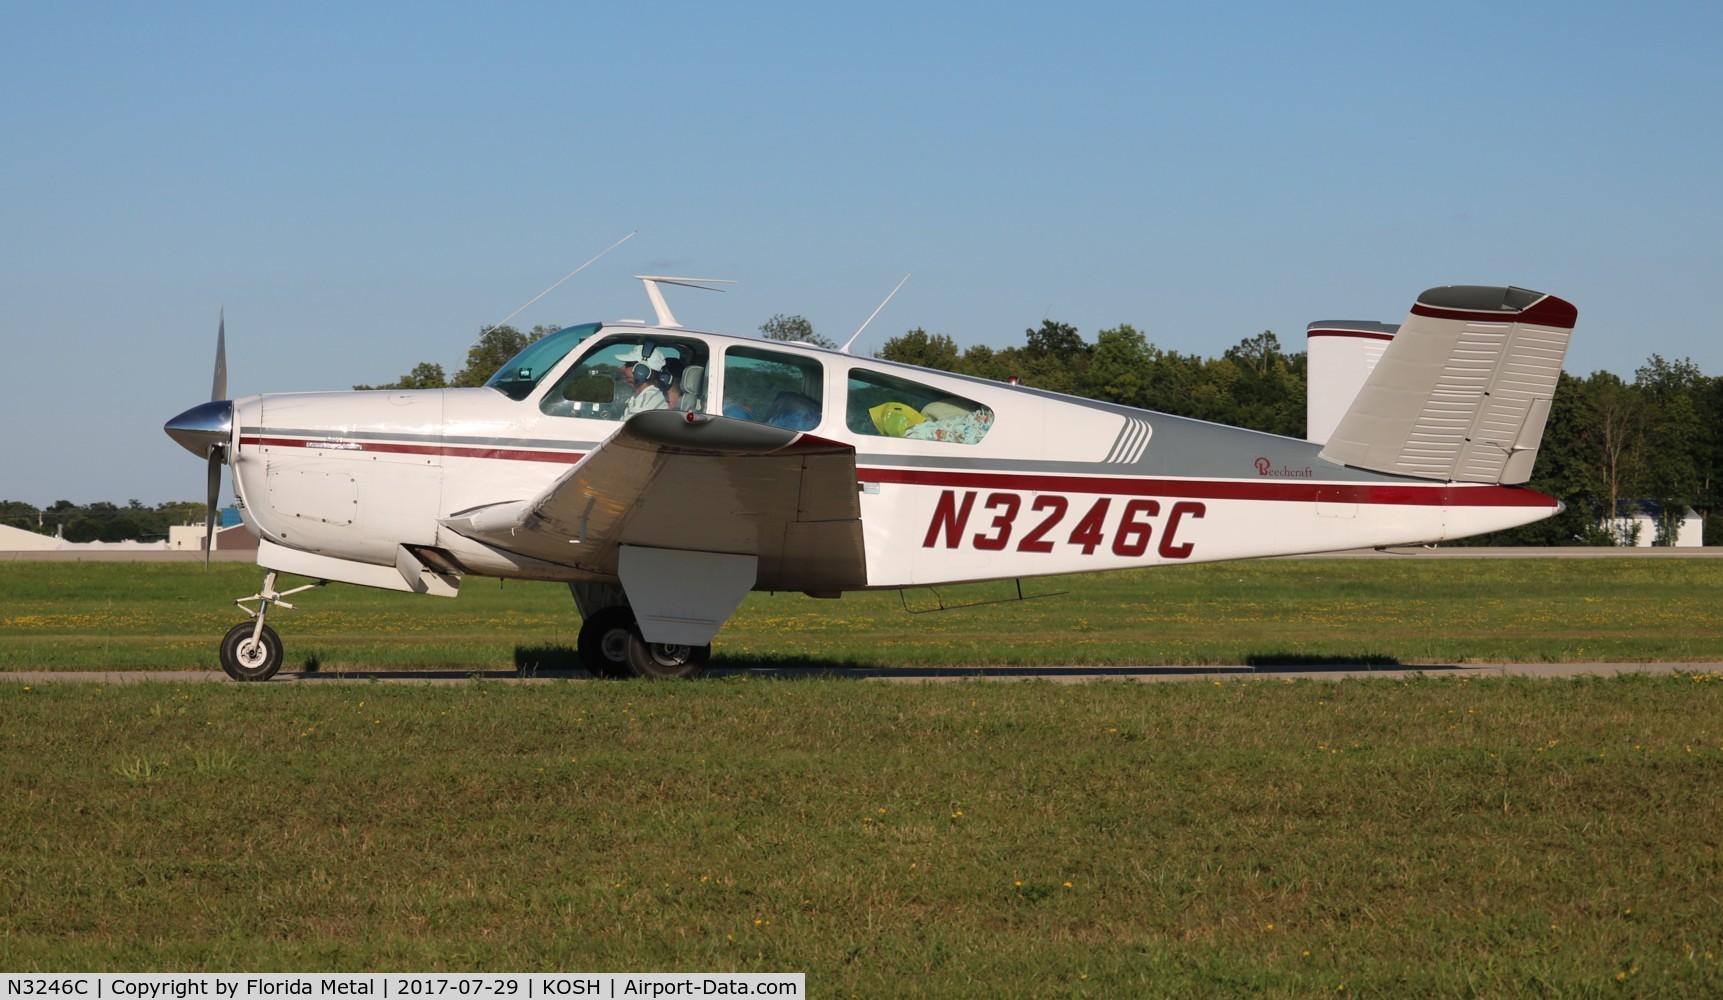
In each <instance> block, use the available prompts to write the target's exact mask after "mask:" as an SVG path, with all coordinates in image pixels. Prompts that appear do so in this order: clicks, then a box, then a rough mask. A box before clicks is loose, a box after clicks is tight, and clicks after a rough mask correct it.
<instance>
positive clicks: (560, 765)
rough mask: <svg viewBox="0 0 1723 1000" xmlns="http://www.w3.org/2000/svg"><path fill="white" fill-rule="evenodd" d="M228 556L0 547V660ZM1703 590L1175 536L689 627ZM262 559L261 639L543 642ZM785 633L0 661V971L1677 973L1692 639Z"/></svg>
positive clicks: (1701, 788)
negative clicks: (1107, 567)
mask: <svg viewBox="0 0 1723 1000" xmlns="http://www.w3.org/2000/svg"><path fill="white" fill-rule="evenodd" d="M257 577H258V572H257V570H256V569H255V568H254V567H249V566H233V565H225V566H224V565H218V566H216V567H214V568H212V569H211V570H209V571H208V572H205V571H204V570H203V569H202V568H193V567H183V566H173V565H161V564H130V565H128V564H85V565H78V566H66V565H54V564H31V563H19V564H4V565H0V668H3V669H6V670H18V669H39V668H48V669H98V668H101V669H133V668H155V669H161V668H200V669H212V668H213V665H214V654H213V647H214V639H215V637H216V636H219V635H220V633H221V632H222V631H224V630H225V629H226V628H227V627H229V626H230V625H231V624H232V623H233V622H234V621H236V620H238V619H239V615H238V613H237V612H236V611H234V610H233V609H232V608H231V606H230V605H229V604H228V603H227V602H228V601H229V599H231V598H232V597H233V596H235V595H237V594H242V593H248V592H250V591H251V590H252V589H254V588H255V586H256V583H257ZM1720 585H1723V563H1719V562H1718V561H1715V560H1673V561H1672V560H1656V561H1650V560H1587V561H1584V562H1562V561H1554V560H1548V561H1544V560H1524V561H1503V560H1489V561H1484V560H1478V561H1459V562H1452V561H1439V562H1438V561H1424V560H1411V559H1408V560H1328V561H1322V560H1307V561H1289V562H1273V563H1242V564H1228V565H1219V566H1192V567H1180V568H1177V569H1171V570H1158V571H1148V572H1143V573H1126V574H1117V575H1114V576H1107V577H1085V578H1076V579H1071V580H1054V581H1037V582H1031V583H1029V584H1026V586H1025V590H1026V592H1027V593H1030V594H1036V593H1047V592H1051V591H1059V590H1067V591H1069V593H1067V594H1065V595H1064V596H1059V597H1050V598H1047V599H1045V600H1034V601H1029V602H1026V603H1013V604H999V605H989V606H984V607H975V608H968V609H964V610H956V611H949V612H945V613H942V614H908V613H906V612H905V610H904V608H903V605H902V603H901V599H900V598H899V596H898V595H896V594H873V595H851V596H849V597H846V598H845V599H843V600H842V601H839V602H815V601H812V600H810V599H808V598H805V597H801V596H799V595H754V596H753V597H751V598H750V599H749V601H748V603H747V604H746V605H745V606H744V608H743V610H742V612H741V613H740V614H738V616H737V617H736V619H735V620H733V621H732V623H731V624H730V625H729V626H728V627H727V628H726V630H725V632H724V633H723V635H721V636H720V642H719V644H718V645H717V647H716V650H715V651H716V653H717V659H718V663H719V665H729V666H747V665H755V664H767V665H780V666H795V665H806V666H810V667H814V668H818V667H821V666H837V665H850V664H859V665H879V666H893V665H906V664H907V665H930V664H940V665H944V664H1067V663H1072V664H1162V663H1164V664H1179V663H1199V664H1200V663H1259V664H1260V663H1269V664H1272V663H1298V662H1381V663H1395V662H1399V663H1432V662H1434V663H1443V662H1453V663H1458V662H1467V661H1480V660H1550V661H1569V660H1582V661H1583V660H1625V661H1636V660H1638V661H1645V660H1668V659H1679V660H1691V661H1715V660H1723V627H1720V626H1723V621H1720V620H1719V618H1720V612H1719V611H1718V602H1717V600H1716V595H1717V594H1718V593H1719V590H1720ZM1010 593H1014V591H1012V590H1011V589H1010V588H1009V587H1007V586H998V585H996V586H993V587H976V588H961V589H956V590H951V591H945V592H943V593H942V594H941V595H940V597H941V598H943V599H944V600H945V601H947V602H962V601H970V600H981V599H987V598H989V597H998V596H1005V595H1006V594H1010ZM301 596H302V605H303V608H304V610H302V611H298V612H282V613H281V614H280V615H279V616H277V617H274V618H272V621H274V623H275V624H276V625H277V626H278V627H279V628H280V629H281V631H282V634H283V636H284V638H285V639H286V641H287V643H288V654H289V669H294V668H296V667H298V666H301V665H302V664H303V663H304V661H305V660H307V659H312V660H315V661H318V662H319V663H320V664H321V666H322V668H323V669H325V670H338V669H362V668H366V667H386V668H391V669H400V668H409V669H410V668H445V669H446V668H457V669H481V668H482V669H495V668H502V667H509V666H512V665H514V664H516V663H517V662H525V663H533V662H545V663H546V664H547V665H552V666H565V665H571V664H572V663H573V659H572V653H571V652H569V651H568V650H566V649H565V648H564V647H565V646H572V644H573V635H574V631H575V629H576V627H577V624H578V619H577V618H576V616H575V615H574V613H573V609H572V602H571V601H570V600H569V598H568V596H567V592H566V590H564V589H562V588H556V587H548V586H533V585H520V584H508V585H506V586H501V587H499V586H498V585H496V584H494V583H486V582H484V581H477V582H475V584H474V585H471V586H469V587H468V588H467V590H466V592H465V593H463V594H462V596H461V597H460V598H458V599H456V600H453V601H444V600H437V599H432V598H412V597H406V596H402V595H392V594H382V593H378V592H375V591H367V590H361V589H357V588H344V587H339V586H336V587H331V588H329V589H327V590H320V591H314V592H311V593H308V594H305V595H301ZM907 600H908V601H909V604H910V607H912V608H917V609H919V608H923V607H930V606H932V605H933V604H934V602H935V600H936V598H935V597H934V595H931V594H929V593H927V592H918V593H912V594H910V595H907ZM783 676H785V677H788V678H793V679H765V680H762V679H760V678H757V677H753V678H750V677H748V676H746V675H743V676H736V677H731V678H729V679H723V680H715V681H708V682H703V683H698V684H649V683H642V682H633V683H608V684H594V683H586V682H583V681H572V682H557V683H551V684H548V685H540V686H534V687H522V686H518V685H513V684H508V683H496V682H486V681H482V680H474V681H471V682H467V683H464V684H457V685H453V686H445V687H422V686H393V685H379V684H359V685H350V686H349V685H343V686H340V687H326V686H319V685H302V684H289V685H208V686H206V685H186V686H181V685H158V684H145V685H125V686H120V685H60V684H55V685H45V686H44V685H35V686H32V685H29V684H26V683H24V682H22V681H20V680H16V679H15V680H11V681H4V680H0V774H3V779H0V969H5V970H9V971H33V970H44V971H46V970H61V971H92V970H93V971H101V970H139V971H142V970H164V971H165V970H193V969H207V970H272V969H354V970H390V969H400V970H468V969H471V970H491V971H531V970H540V969H543V970H552V969H555V970H566V971H579V970H595V971H607V970H608V971H629V970H653V971H665V970H787V971H795V970H800V971H805V972H806V973H807V974H808V986H809V990H810V993H811V994H812V995H815V996H860V997H876V996H891V995H917V994H922V995H936V996H1024V997H1045V996H1128V997H1135V996H1236V995H1240V994H1256V995H1265V996H1314V995H1324V996H1394V997H1400V996H1551V997H1554V996H1562V997H1574V996H1579V997H1594V996H1595V997H1616V996H1636V997H1637V996H1668V997H1696V996H1719V995H1723V971H1719V968H1718V955H1719V953H1720V952H1723V795H1720V794H1719V787H1720V779H1723V722H1720V721H1719V720H1723V674H1720V673H1700V674H1682V675H1640V676H1622V677H1616V678H1607V679H1605V678H1592V679H1581V680H1577V681H1533V680H1524V679H1476V680H1468V679H1464V678H1452V679H1438V678H1426V677H1423V676H1417V675H1412V676H1404V675H1402V676H1398V677H1396V678H1393V679H1375V680H1347V681H1335V682H1313V681H1293V680H1286V679H1268V678H1258V679H1253V680H1249V681H1224V682H1209V681H1204V682H1193V683H1184V684H1171V685H1144V684H1131V683H1091V684H1083V685H1076V686H1061V685H1053V684H1049V683H1045V682H1025V683H978V682H970V683H958V684H950V685H909V686H903V685H876V684H871V683H865V682H860V681H854V680H845V679H834V678H831V677H822V676H820V675H819V673H818V671H817V669H816V670H813V671H810V672H809V673H808V674H806V675H805V676H802V677H797V676H796V675H795V674H793V673H792V674H787V675H783Z"/></svg>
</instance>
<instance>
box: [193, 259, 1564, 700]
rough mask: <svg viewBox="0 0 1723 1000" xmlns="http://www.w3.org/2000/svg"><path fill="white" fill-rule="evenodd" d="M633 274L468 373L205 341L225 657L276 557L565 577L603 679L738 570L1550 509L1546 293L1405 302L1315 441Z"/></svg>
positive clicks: (1066, 567)
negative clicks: (1397, 321) (233, 501)
mask: <svg viewBox="0 0 1723 1000" xmlns="http://www.w3.org/2000/svg"><path fill="white" fill-rule="evenodd" d="M641 280H642V281H644V282H645V284H646V289H647V291H648V293H649V295H650V298H651V300H652V302H653V305H654V309H655V311H656V313H657V321H656V322H655V323H645V322H642V321H638V320H624V321H621V322H616V323H589V324H586V325H584V326H576V327H570V328H568V329H564V330H561V331H558V332H556V333H553V334H551V335H549V336H546V337H544V338H543V339H541V340H538V341H537V342H535V343H533V344H531V345H530V346H528V347H527V348H526V349H525V350H524V351H522V352H521V353H520V354H519V355H518V356H517V357H515V358H514V359H513V360H511V361H510V362H509V363H508V364H507V365H505V366H503V368H502V369H501V370H500V371H498V372H497V373H496V375H495V376H493V377H492V378H491V380H490V381H489V382H488V383H487V384H486V385H485V386H484V387H482V388H466V389H424V390H412V391H362V392H317V393H285V394H263V395H256V396H247V397H244V398H241V399H236V400H228V399H226V398H224V397H225V396H226V374H225V346H224V345H222V344H221V343H220V342H218V348H217V352H218V353H217V370H216V382H215V387H214V392H213V393H212V395H213V397H214V398H213V399H212V401H211V402H208V403H204V404H202V405H199V406H196V407H193V408H191V409H189V410H187V411H186V412H184V413H182V414H180V415H179V416H177V417H175V418H173V419H172V420H170V421H168V423H167V425H166V428H165V429H166V431H167V433H168V434H169V435H170V436H172V437H173V438H174V440H176V441H178V442H179V443H180V444H181V445H183V446H184V447H186V448H187V449H188V450H190V451H192V452H193V453H195V454H198V455H200V456H204V457H206V458H207V460H208V463H209V472H210V480H209V482H210V484H211V485H210V516H211V523H213V516H214V508H215V497H216V490H217V485H218V484H219V481H220V472H221V468H220V466H221V465H222V464H223V463H225V464H227V465H228V466H230V467H231V468H232V470H233V488H234V492H235V494H236V495H237V499H238V502H239V504H240V508H241V512H242V515H243V517H244V521H245V524H246V526H247V527H248V528H249V529H250V530H251V532H252V533H254V534H255V535H257V537H258V554H257V561H258V563H259V564H260V565H261V566H262V567H263V568H264V569H265V570H266V571H267V572H266V575H265V577H264V583H263V587H262V589H261V590H260V591H259V593H257V594H255V595H253V596H252V597H249V598H243V599H241V600H242V601H255V602H256V604H257V608H256V610H252V609H250V608H246V611H247V613H248V614H250V615H251V616H252V619H251V621H249V622H245V623H242V624H240V625H238V626H236V627H235V628H234V629H233V630H232V631H231V632H229V633H228V634H227V636H226V637H225V638H224V639H223V640H222V643H221V662H222V666H223V668H224V669H225V670H226V671H227V672H228V674H230V675H231V676H233V677H234V678H236V679H239V680H264V679H267V678H269V677H271V676H273V675H274V673H275V672H276V671H277V670H278V669H279V668H280V666H281V662H282V647H281V641H280V639H279V638H278V637H277V635H276V633H275V630H274V629H272V628H270V627H269V626H268V625H267V624H265V617H266V615H267V614H268V611H269V609H270V607H271V606H273V605H281V606H283V607H291V606H292V605H290V604H287V603H286V602H285V601H284V600H283V598H284V597H286V596H288V595H290V594H293V593H296V592H298V591H299V590H304V589H308V588H309V587H311V586H317V585H318V584H315V583H314V584H309V585H307V586H306V587H296V588H294V589H292V590H287V591H278V590H276V586H275V581H276V574H277V573H288V574H295V575H298V576H303V577H308V578H311V579H313V580H316V581H318V582H319V583H322V582H328V581H338V582H342V583H353V584H360V585H363V586H369V587H382V588H386V589H390V590H401V591H413V592H418V593H424V594H436V595H441V596H445V597H453V596H455V594H456V593H457V592H458V591H459V589H460V585H461V581H462V579H463V578H465V577H467V576H494V577H508V578H515V579H530V580H554V581H560V582H565V583H567V584H568V585H569V589H570V590H571V591H572V592H573V595H574V600H575V603H576V605H578V607H579V611H580V614H581V617H582V619H583V624H582V626H581V630H580V636H579V652H580V655H581V657H582V660H583V662H584V663H585V664H586V665H588V667H589V668H590V669H591V670H592V672H593V673H595V674H600V675H612V676H620V675H626V674H635V675H639V676H645V677H664V676H675V677H689V676H695V675H697V674H698V673H699V672H700V670H701V669H702V667H703V666H704V665H705V663H706V660H707V657H708V655H709V652H710V648H711V647H710V643H711V641H712V638H713V637H714V636H715V635H716V634H717V633H718V631H719V629H720V628H722V626H723V624H724V622H725V621H726V620H727V619H728V618H729V617H730V615H731V614H732V613H733V612H734V611H735V609H736V607H737V606H738V605H739V604H740V603H741V601H742V599H743V598H744V597H745V596H746V595H747V594H748V592H749V591H751V590H786V591H798V590H799V591H804V592H806V593H808V594H809V595H811V596H814V597H838V596H840V595H841V594H842V593H843V592H844V591H850V590H870V589H889V588H901V587H917V586H923V585H928V584H944V583H955V582H964V581H978V580H997V579H1011V578H1021V577H1031V576H1043V575H1049V574H1065V573H1080V572H1089V571H1098V570H1113V569H1124V568H1127V567H1133V566H1153V565H1159V564H1164V563H1191V562H1209V561H1214V560H1222V559H1245V558H1250V557H1256V556H1273V555H1289V554H1296V553H1312V552H1328V551H1337V550H1343V549H1352V548H1360V547H1366V546H1386V545H1409V544H1421V543H1428V542H1435V541H1442V540H1445V539H1453V538H1461V537H1464V536H1467V535H1475V534H1480V533H1484V532H1490V531H1497V530H1500V529H1504V528H1510V527H1514V526H1516V525H1521V524H1527V523H1530V522H1532V521H1536V520H1538V519H1540V518H1544V517H1548V516H1550V515H1552V514H1554V513H1556V512H1557V511H1558V510H1559V509H1560V507H1561V505H1560V503H1559V502H1558V501H1557V500H1555V499H1553V498H1551V497H1548V496H1544V495H1543V494H1541V493H1538V492H1535V491H1533V490H1530V489H1526V488H1524V487H1523V486H1519V485H1516V484H1520V483H1524V482H1525V481H1526V480H1527V479H1528V478H1529V477H1530V476H1531V471H1532V463H1533V460H1534V458H1535V457H1536V455H1537V449H1538V444H1539V441H1540V439H1541V437H1542V435H1543V429H1544V422H1545V420H1546V418H1547V417H1548V415H1549V408H1550V399H1551V397H1552V395H1553V393H1554V390H1555V385H1556V380H1557V376H1558V374H1559V372H1560V370H1561V363H1562V358H1563V356H1564V354H1565V352H1566V349H1567V344H1568V339H1569V337H1570V335H1571V333H1572V330H1573V326H1574V322H1575V319H1576V317H1577V315H1578V314H1577V312H1576V310H1575V309H1574V307H1573V306H1572V305H1570V304H1569V303H1567V302H1565V301H1563V300H1561V299H1558V298H1556V297H1554V296H1550V295H1545V294H1542V293H1539V292H1531V291H1526V290H1525V289H1520V288H1495V287H1480V286H1449V287H1441V288H1433V289H1431V290H1429V291H1427V292H1425V293H1424V294H1422V295H1420V296H1419V297H1418V300H1417V303H1416V304H1415V305H1414V306H1413V307H1412V311H1411V314H1410V316H1409V317H1408V318H1407V320H1406V321H1405V323H1404V324H1402V325H1401V326H1400V327H1399V329H1398V333H1397V334H1395V335H1392V337H1391V340H1390V341H1389V342H1388V343H1387V346H1386V349H1385V350H1384V352H1383V353H1382V355H1381V357H1380V360H1379V361H1378V362H1377V363H1376V364H1375V365H1374V367H1373V369H1372V370H1370V371H1369V373H1368V375H1367V376H1360V377H1361V378H1362V387H1361V388H1360V389H1359V390H1358V391H1357V395H1356V398H1355V399H1354V400H1353V401H1352V403H1351V405H1350V406H1348V407H1347V408H1346V409H1345V411H1344V414H1343V415H1342V416H1341V417H1340V418H1339V420H1338V425H1337V426H1336V427H1335V429H1334V431H1333V433H1332V434H1331V435H1330V436H1329V437H1328V439H1327V441H1326V442H1325V443H1324V442H1320V441H1318V442H1311V441H1303V440H1297V439H1294V438H1286V437H1279V436H1276V435H1271V434H1263V433H1259V432H1256V431H1249V430H1242V429H1239V428H1233V427H1224V426H1220V425H1216V424H1211V423H1205V422H1203V421H1198V420H1191V419H1187V418H1182V417H1174V416H1167V415H1165V414H1160V413H1154V412H1149V411H1145V410H1137V409H1132V408H1130V407H1125V406H1117V405H1112V404H1108V403H1102V402H1096V401H1094V400H1089V399H1081V398H1076V397H1071V396H1064V395H1059V394H1056V393H1050V392H1044V391H1040V390H1037V389H1034V388H1029V387H1023V386H1017V385H1010V384H1005V383H1000V382H993V381H988V380H984V379H977V378H970V377H966V376H961V375H952V374H948V373H945V372H939V371H932V370H928V369H923V368H917V367H913V366H909V365H902V364H895V363H892V362H888V361H880V360H874V359H866V358H857V357H852V356H850V355H848V354H846V353H843V352H840V351H834V350H827V349H822V348H819V347H814V346H810V345H804V344H794V343H783V342H777V341H767V340H762V339H760V338H757V337H745V336H733V335H728V334H719V333H710V332H706V331H701V330H694V329H689V328H686V327H683V326H681V325H679V324H678V323H677V321H676V319H675V317H674V316H672V315H671V313H670V310H669V308H668V307H667V306H666V305H665V303H664V298H663V295H662V292H661V289H660V287H659V285H660V284H661V283H684V282H688V281H690V279H669V278H656V277H643V278H642V279H641ZM1342 326H1344V325H1343V324H1342ZM1364 326H1369V325H1368V324H1366V325H1363V326H1361V327H1360V329H1363V328H1364ZM1373 329H1379V330H1382V331H1391V330H1393V329H1394V328H1392V327H1374V328H1373ZM1380 336H1381V337H1382V338H1383V339H1388V338H1389V336H1390V335H1389V334H1388V333H1382V334H1380ZM206 544H207V543H206ZM240 606H241V607H242V608H244V607H245V605H244V604H243V603H241V605H240Z"/></svg>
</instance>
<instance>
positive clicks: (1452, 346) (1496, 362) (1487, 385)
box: [1321, 285, 1579, 483]
mask: <svg viewBox="0 0 1723 1000" xmlns="http://www.w3.org/2000/svg"><path fill="white" fill-rule="evenodd" d="M1578 316H1579V311H1578V310H1576V309H1575V308H1574V307H1573V306H1572V305H1571V304H1569V303H1567V302H1564V301H1563V300H1561V299H1558V298H1556V297H1555V296H1553V295H1545V294H1543V293H1542V292H1532V291H1527V290H1526V289H1524V288H1491V287H1483V286H1477V285H1450V286H1446V287H1442V288H1432V289H1430V290H1429V291H1427V292H1425V293H1424V294H1422V295H1420V296H1418V301H1417V303H1416V304H1415V305H1413V306H1412V314H1411V315H1410V316H1408V317H1407V318H1406V322H1405V323H1404V324H1402V325H1401V327H1400V332H1399V334H1398V335H1397V336H1396V337H1395V338H1394V340H1393V342H1392V343H1390V344H1389V345H1388V349H1387V350H1386V351H1385V352H1384V353H1383V355H1382V360H1381V361H1379V362H1378V363H1377V365H1376V368H1375V370H1373V371H1372V372H1371V373H1370V376H1369V378H1368V379H1366V380H1365V382H1364V388H1362V389H1360V390H1359V392H1358V398H1357V399H1355V400H1353V402H1352V405H1351V407H1349V408H1348V409H1347V411H1346V413H1345V415H1344V416H1342V417H1341V418H1340V423H1339V425H1338V426H1336V427H1335V429H1334V433H1333V434H1332V435H1330V437H1329V439H1328V444H1327V446H1326V447H1324V448H1323V449H1322V452H1321V455H1322V457H1323V458H1324V459H1327V460H1328V461H1331V462H1338V463H1340V464H1342V465H1350V466H1354V467H1356V468H1360V469H1368V470H1371V471H1373V472H1384V473H1389V474H1391V475H1399V476H1415V477H1418V478H1421V479H1439V480H1442V481H1445V482H1462V483H1523V482H1525V481H1526V480H1527V479H1530V478H1531V474H1532V463H1533V462H1534V461H1535V460H1536V458H1537V451H1538V443H1539V442H1540V441H1541V440H1542V438H1543V431H1544V422H1545V421H1546V420H1547V419H1548V418H1549V409H1550V399H1551V398H1552V397H1553V396H1554V395H1555V386H1556V379H1557V378H1558V377H1559V376H1560V374H1561V363H1562V358H1563V356H1564V355H1566V354H1567V345H1568V338H1569V337H1571V336H1572V334H1573V326H1574V322H1575V320H1576V319H1577V318H1578Z"/></svg>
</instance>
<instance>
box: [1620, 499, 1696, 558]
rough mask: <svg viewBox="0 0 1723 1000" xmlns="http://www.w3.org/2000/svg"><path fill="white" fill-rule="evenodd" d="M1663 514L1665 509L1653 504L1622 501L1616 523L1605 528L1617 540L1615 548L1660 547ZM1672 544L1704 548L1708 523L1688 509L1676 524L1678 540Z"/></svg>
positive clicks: (1640, 501)
mask: <svg viewBox="0 0 1723 1000" xmlns="http://www.w3.org/2000/svg"><path fill="white" fill-rule="evenodd" d="M1662 514H1663V507H1662V506H1660V505H1659V504H1655V503H1652V502H1651V501H1650V500H1623V501H1622V502H1621V505H1620V506H1618V507H1617V508H1616V517H1615V518H1614V520H1611V521H1610V522H1609V523H1607V524H1605V525H1604V526H1603V527H1604V529H1605V530H1606V531H1608V532H1609V533H1610V534H1612V535H1614V536H1615V544H1617V545H1631V546H1634V547H1636V548H1642V549H1646V548H1650V547H1651V546H1653V545H1656V544H1657V521H1658V519H1659V518H1660V517H1661V516H1662ZM1670 544H1672V545H1674V546H1675V547H1677V548H1683V549H1685V548H1698V547H1699V546H1701V545H1704V544H1705V522H1704V521H1702V520H1700V519H1699V513H1698V512H1697V511H1695V510H1694V509H1693V508H1691V507H1689V508H1687V513H1685V514H1684V515H1682V517H1681V520H1680V521H1678V522H1676V525H1675V539H1674V540H1673V541H1672V542H1671V543H1670Z"/></svg>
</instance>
